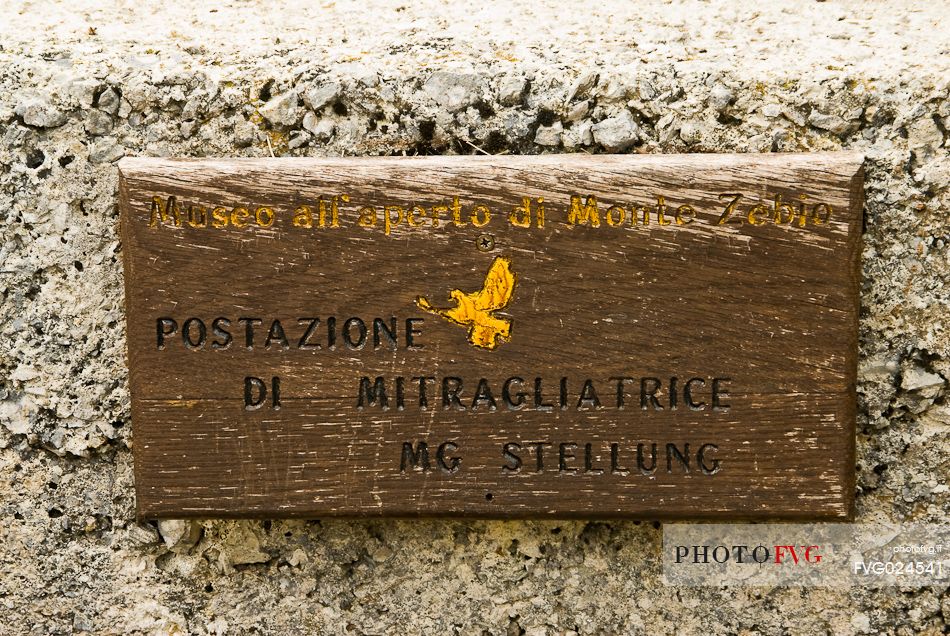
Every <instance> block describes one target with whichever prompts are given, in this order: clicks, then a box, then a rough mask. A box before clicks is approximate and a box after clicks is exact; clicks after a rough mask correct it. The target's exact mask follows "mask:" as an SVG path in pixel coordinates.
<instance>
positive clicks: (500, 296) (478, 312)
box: [416, 256, 515, 349]
mask: <svg viewBox="0 0 950 636" xmlns="http://www.w3.org/2000/svg"><path fill="white" fill-rule="evenodd" d="M514 291H515V275H514V273H513V272H512V271H511V261H509V260H508V259H507V258H504V257H502V256H498V257H496V258H495V260H494V261H492V264H491V267H489V268H488V274H487V275H486V276H485V282H484V284H483V285H482V289H481V290H480V291H477V292H474V293H471V294H465V293H463V292H462V291H461V290H459V289H453V290H452V291H450V292H449V296H450V297H451V298H452V300H454V301H455V307H451V308H449V309H439V308H438V307H433V306H432V303H430V302H429V301H428V300H427V299H426V298H425V297H423V296H417V297H416V305H418V306H419V308H420V309H423V310H425V311H428V312H429V313H433V314H435V315H436V316H441V317H442V318H445V319H446V320H448V321H449V322H454V323H455V324H457V325H461V326H463V327H468V341H469V342H470V343H472V344H473V345H475V346H476V347H480V348H482V349H494V348H495V347H497V346H498V345H499V344H500V341H499V338H504V339H505V340H510V339H511V320H510V319H508V318H499V317H497V316H495V315H493V313H492V312H495V311H498V310H500V309H504V308H505V307H507V306H508V302H509V301H510V300H511V296H512V294H513V293H514Z"/></svg>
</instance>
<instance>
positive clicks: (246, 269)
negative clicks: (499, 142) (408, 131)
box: [120, 153, 863, 520]
mask: <svg viewBox="0 0 950 636" xmlns="http://www.w3.org/2000/svg"><path fill="white" fill-rule="evenodd" d="M862 161H863V160H862V157H861V156H860V155H857V154H851V153H817V154H800V155H794V154H792V155H787V154H769V155H630V156H628V155H616V156H585V155H543V156H533V157H513V156H505V157H416V158H347V159H232V160H225V159H206V160H168V159H147V158H126V159H123V160H122V161H121V162H120V169H121V178H120V206H121V213H122V235H123V252H124V258H125V276H126V291H127V293H126V298H127V300H126V302H127V316H128V348H129V365H130V384H131V392H132V413H133V426H134V433H135V444H134V451H135V481H136V495H137V502H138V512H139V515H140V516H141V517H144V518H180V517H242V516H252V517H280V516H287V517H290V516H296V517H320V516H381V515H386V516H419V515H426V516H440V515H453V516H454V515H465V516H475V517H580V518H588V517H590V518H598V517H644V518H661V519H682V518H709V519H720V520H726V519H757V518H763V519H765V518H768V519H800V520H808V519H847V518H850V517H851V515H852V507H853V499H854V464H855V462H854V443H855V442H854V423H855V409H856V395H855V377H856V357H857V320H858V293H859V287H860V281H859V268H858V256H859V252H860V234H861V213H862V204H863V200H862V188H863V172H862Z"/></svg>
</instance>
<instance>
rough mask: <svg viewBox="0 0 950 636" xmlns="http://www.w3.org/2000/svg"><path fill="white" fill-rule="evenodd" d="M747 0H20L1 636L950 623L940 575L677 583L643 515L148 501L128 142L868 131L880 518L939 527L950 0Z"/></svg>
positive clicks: (865, 448) (864, 372)
mask: <svg viewBox="0 0 950 636" xmlns="http://www.w3.org/2000/svg"><path fill="white" fill-rule="evenodd" d="M179 4H181V3H179ZM591 4H592V5H593V4H594V3H591ZM748 4H750V3H730V4H717V3H710V4H706V3H704V4H674V5H672V6H668V7H667V6H663V5H658V4H651V3H644V2H637V3H629V4H628V3H625V4H622V5H619V4H618V5H610V6H607V7H604V6H603V5H602V4H601V3H596V5H597V6H591V7H582V6H579V5H577V4H572V5H568V4H567V3H555V2H551V3H538V2H525V3H510V2H509V3H505V4H504V5H499V6H488V5H484V4H475V3H459V5H452V6H444V5H442V4H438V3H434V2H428V3H406V4H405V5H393V4H378V3H372V2H370V3H366V2H364V3H359V4H356V5H350V4H348V3H347V4H344V3H342V2H337V3H336V4H334V3H326V6H322V7H321V6H315V7H311V8H304V7H293V6H290V7H278V6H277V4H275V3H268V2H255V1H247V2H234V3H233V5H234V6H229V5H224V6H219V8H218V9H217V10H210V9H208V8H204V9H190V8H186V7H171V6H166V3H158V2H153V1H152V0H136V1H135V2H129V3H126V6H124V7H123V8H122V9H117V8H115V7H113V8H111V9H101V8H97V7H96V3H94V2H91V1H89V0H73V1H71V2H68V3H63V4H48V3H42V4H41V3H35V2H12V3H6V4H5V6H4V11H5V12H6V13H5V14H4V15H3V16H2V18H0V138H2V142H0V188H2V197H0V219H2V230H0V231H2V245H0V268H2V270H0V289H2V293H3V296H2V304H0V379H2V384H0V476H2V480H0V519H2V523H0V633H3V634H14V633H27V632H30V633H69V632H71V631H73V632H83V631H85V632H90V633H162V634H177V633H195V634H205V633H214V634H224V633H233V634H239V633H279V634H296V633H301V632H304V631H308V632H320V633H323V632H327V633H341V634H343V633H372V634H380V633H432V632H438V633H482V631H484V632H485V633H490V634H521V633H527V634H569V633H579V634H589V633H615V632H632V633H637V632H650V633H674V632H677V633H699V632H707V633H735V632H742V633H750V634H752V633H794V634H814V633H835V634H845V633H850V632H877V631H884V632H888V633H903V634H910V633H912V632H926V633H938V632H940V631H941V630H945V629H946V628H947V625H948V624H950V596H948V595H947V590H946V586H943V587H940V588H931V589H923V590H908V591H900V590H889V591H888V590H885V591H882V592H873V591H870V590H866V589H853V590H848V591H829V590H820V589H806V590H800V589H773V590H754V589H725V590H717V589H674V588H667V587H664V586H663V585H662V584H661V583H660V581H659V578H658V576H659V564H658V554H659V542H660V536H661V532H660V530H659V529H658V527H659V526H658V524H654V523H650V522H644V523H636V522H622V523H618V522H606V523H605V522H590V523H583V522H569V523H559V522H555V521H539V522H466V521H457V520H452V519H446V520H440V521H327V520H324V521H310V522H304V521H278V520H275V521H265V522H260V521H227V522H221V521H206V522H201V523H191V522H189V523H186V522H173V521H172V522H164V523H160V524H157V525H156V524H151V523H145V524H137V523H136V522H135V519H134V500H133V482H132V470H131V465H132V453H131V446H132V444H133V443H134V428H135V423H134V422H131V421H130V417H129V398H128V390H127V381H126V378H127V372H126V366H125V358H124V346H125V343H124V315H123V291H122V271H121V270H122V268H121V264H120V258H119V256H120V252H121V249H122V247H121V245H120V243H119V240H118V237H117V234H116V220H117V211H116V167H115V162H116V161H117V160H118V159H119V158H120V157H122V156H126V155H159V156H267V155H268V154H271V153H273V154H274V155H280V156H306V155H325V154H407V155H413V154H420V153H422V154H424V153H452V154H473V153H478V152H488V153H500V152H508V153H540V152H561V151H570V152H605V151H610V152H650V153H667V152H717V151H739V152H746V151H765V152H768V151H796V152H801V151H813V150H837V149H845V148H847V149H858V150H862V151H864V152H865V153H866V154H867V188H866V194H867V214H866V232H865V237H864V240H865V248H864V254H863V258H864V261H863V271H864V277H865V278H864V280H865V282H864V288H863V294H862V320H861V333H860V336H861V370H860V380H859V381H860V384H859V387H858V389H859V394H860V415H859V420H858V422H857V429H858V466H857V475H858V504H857V507H858V520H859V521H872V520H873V521H880V520H891V521H906V520H915V521H919V522H943V521H945V520H946V519H947V515H948V511H950V489H948V485H947V478H948V475H950V441H948V437H947V434H948V432H950V404H948V403H947V401H946V395H947V392H948V379H950V314H948V302H950V263H948V247H950V207H948V202H950V201H948V198H950V190H948V177H950V158H948V141H947V130H948V128H950V106H948V101H947V97H948V86H950V65H948V57H950V38H948V29H947V26H946V25H947V24H948V20H950V15H948V10H947V5H946V4H944V3H936V2H935V3H920V8H917V9H914V8H912V7H911V5H910V3H907V4H903V3H890V4H879V3H864V2H844V3H836V2H827V3H817V4H804V3H801V4H798V5H796V6H795V7H794V8H788V9H783V8H782V7H779V6H770V7H768V8H759V9H758V10H756V11H752V10H751V9H749V8H747V7H746V6H745V5H748ZM209 266H211V267H213V264H209ZM788 267H789V268H795V267H808V263H788Z"/></svg>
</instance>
